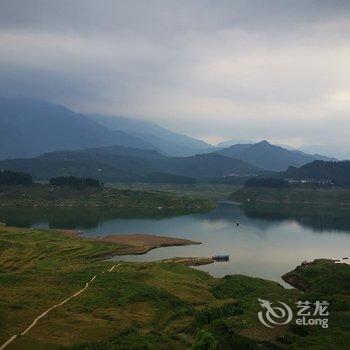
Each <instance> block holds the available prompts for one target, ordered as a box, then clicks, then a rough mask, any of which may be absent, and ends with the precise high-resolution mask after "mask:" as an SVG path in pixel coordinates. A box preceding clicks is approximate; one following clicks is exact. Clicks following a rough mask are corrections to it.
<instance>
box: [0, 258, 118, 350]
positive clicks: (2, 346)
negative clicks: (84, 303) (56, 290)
mask: <svg viewBox="0 0 350 350" xmlns="http://www.w3.org/2000/svg"><path fill="white" fill-rule="evenodd" d="M120 265H121V264H117V265H113V266H112V267H111V268H110V269H109V270H108V272H112V271H113V270H114V269H115V268H116V267H118V266H120ZM104 273H105V271H102V272H101V273H100V275H102V274H104ZM96 277H97V275H95V276H94V277H92V278H91V280H90V281H89V282H86V284H85V287H84V288H82V289H80V290H79V291H77V292H76V293H74V294H73V295H71V296H70V297H68V298H67V299H65V300H63V301H61V302H60V303H58V304H56V305H54V306H51V307H50V308H49V309H47V310H46V311H44V312H43V313H42V314H41V315H39V316H38V317H37V318H35V319H34V321H33V322H32V323H31V324H30V326H29V327H27V328H26V329H25V330H24V331H23V332H22V333H21V334H20V336H22V335H25V334H27V333H28V332H29V331H30V330H31V329H32V328H33V327H34V326H35V325H36V324H37V322H38V321H39V320H40V319H41V318H43V317H45V316H46V315H47V314H48V313H49V312H50V311H51V310H53V309H55V308H56V307H58V306H62V305H63V304H65V303H66V302H67V301H69V300H71V299H72V298H75V297H77V296H78V295H79V294H80V293H82V292H84V291H85V290H86V289H87V288H88V287H89V285H90V283H92V282H93V281H94V280H95V279H96ZM18 337H19V336H18V335H17V334H15V335H13V336H12V337H11V338H9V339H8V340H7V341H6V342H5V343H4V344H2V345H1V346H0V350H3V349H5V348H6V347H7V346H8V345H10V344H11V343H12V342H13V341H14V340H16V339H17V338H18Z"/></svg>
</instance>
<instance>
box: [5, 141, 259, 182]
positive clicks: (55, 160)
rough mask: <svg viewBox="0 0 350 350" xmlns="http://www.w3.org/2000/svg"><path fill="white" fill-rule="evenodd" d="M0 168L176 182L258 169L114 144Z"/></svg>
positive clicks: (38, 175)
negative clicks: (172, 156) (165, 154)
mask: <svg viewBox="0 0 350 350" xmlns="http://www.w3.org/2000/svg"><path fill="white" fill-rule="evenodd" d="M0 169H8V170H12V171H21V172H25V173H29V174H31V175H32V176H33V177H34V179H36V180H47V179H49V178H51V177H55V176H67V175H72V176H80V177H92V178H96V179H98V180H101V181H123V182H124V181H125V182H130V181H134V182H141V181H144V180H145V179H147V178H148V181H147V182H151V181H150V180H149V179H150V178H151V179H155V177H158V178H159V177H161V178H164V177H166V179H167V181H168V182H180V180H181V179H177V178H174V176H178V177H179V176H180V177H182V178H183V177H186V178H187V180H186V181H187V182H190V180H189V178H192V180H193V179H197V180H206V179H211V178H221V177H223V176H238V175H247V174H252V173H253V174H255V173H258V172H259V169H257V168H256V167H254V166H252V165H249V164H246V163H245V162H243V161H241V160H236V159H232V158H230V157H225V156H222V155H220V154H214V153H212V154H202V155H196V156H191V157H175V158H166V157H164V156H163V155H162V154H160V153H158V152H156V151H154V150H137V149H132V148H126V147H118V146H114V147H104V148H100V149H86V150H79V151H61V152H51V153H46V154H43V155H41V156H38V157H35V158H31V159H9V160H3V161H0ZM171 176H173V178H172V177H171ZM182 180H183V181H185V179H182ZM192 180H191V181H192ZM158 182H159V181H158ZM164 182H166V181H165V180H164Z"/></svg>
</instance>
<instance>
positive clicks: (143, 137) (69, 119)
mask: <svg viewBox="0 0 350 350" xmlns="http://www.w3.org/2000/svg"><path fill="white" fill-rule="evenodd" d="M94 119H95V120H96V119H97V120H99V121H100V123H99V122H97V121H95V120H94ZM107 121H110V122H109V123H108V122H107ZM103 124H106V125H103ZM118 126H119V127H118ZM113 145H122V146H126V147H133V148H140V149H155V150H158V151H161V152H163V153H164V154H168V155H171V156H179V155H194V154H197V153H201V152H200V151H203V150H204V149H210V147H211V146H210V145H208V144H206V143H205V142H203V141H199V140H196V139H194V138H191V137H188V136H184V135H180V134H176V133H173V132H171V131H169V130H166V129H164V128H161V127H160V126H158V125H156V124H153V123H148V122H143V121H139V120H136V119H128V118H122V117H116V118H115V119H114V118H112V117H99V118H97V117H91V116H90V117H89V118H88V117H87V116H85V115H83V114H81V113H76V112H73V111H71V110H69V109H67V108H65V107H62V106H59V105H54V104H51V103H47V102H43V101H38V100H31V99H7V98H0V159H9V158H22V157H25V158H27V157H33V156H38V155H40V154H43V153H45V152H51V151H61V150H78V149H84V148H92V147H103V146H113ZM202 153H204V152H202Z"/></svg>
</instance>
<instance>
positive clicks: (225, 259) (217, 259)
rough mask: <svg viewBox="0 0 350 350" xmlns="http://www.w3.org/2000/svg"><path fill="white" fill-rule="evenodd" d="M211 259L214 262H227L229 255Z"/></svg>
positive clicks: (216, 256)
mask: <svg viewBox="0 0 350 350" xmlns="http://www.w3.org/2000/svg"><path fill="white" fill-rule="evenodd" d="M212 259H213V260H214V261H229V260H230V256H229V255H213V256H212Z"/></svg>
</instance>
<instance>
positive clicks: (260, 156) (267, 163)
mask: <svg viewBox="0 0 350 350" xmlns="http://www.w3.org/2000/svg"><path fill="white" fill-rule="evenodd" d="M217 153H219V154H222V155H224V156H227V157H232V158H235V159H241V160H243V161H245V162H247V163H250V164H252V165H254V166H256V167H258V168H260V169H264V170H269V171H285V170H287V169H288V167H289V166H295V167H300V166H302V165H304V164H307V163H311V162H313V161H315V160H317V159H322V160H332V159H331V158H327V157H324V156H319V155H310V154H306V153H303V152H300V151H295V150H287V149H285V148H282V147H280V146H275V145H272V144H270V143H269V142H267V141H261V142H259V143H255V144H238V145H233V146H230V147H228V148H225V149H223V150H219V151H217Z"/></svg>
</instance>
